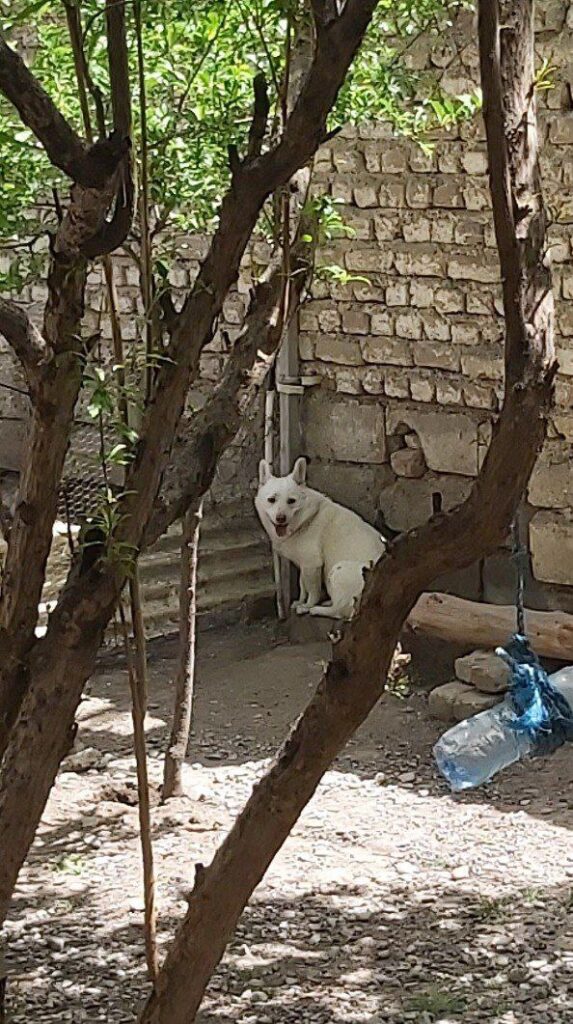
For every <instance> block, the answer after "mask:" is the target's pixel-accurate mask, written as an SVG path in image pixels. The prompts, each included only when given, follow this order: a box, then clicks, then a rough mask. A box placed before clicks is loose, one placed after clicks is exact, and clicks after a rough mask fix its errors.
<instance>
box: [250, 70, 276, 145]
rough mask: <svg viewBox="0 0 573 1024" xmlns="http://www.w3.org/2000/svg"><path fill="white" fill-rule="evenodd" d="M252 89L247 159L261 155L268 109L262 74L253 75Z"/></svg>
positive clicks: (264, 81)
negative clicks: (253, 103) (252, 99)
mask: <svg viewBox="0 0 573 1024" xmlns="http://www.w3.org/2000/svg"><path fill="white" fill-rule="evenodd" d="M253 89H254V93H255V108H254V112H253V120H252V122H251V128H250V131H249V144H248V147H247V160H254V159H255V157H257V156H260V155H261V150H262V148H263V142H264V138H265V133H266V130H267V122H268V119H269V110H270V103H269V92H268V88H267V80H266V78H265V76H264V74H260V75H256V76H255V79H254V82H253Z"/></svg>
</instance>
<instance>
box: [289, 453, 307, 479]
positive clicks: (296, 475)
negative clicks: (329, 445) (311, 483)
mask: <svg viewBox="0 0 573 1024" xmlns="http://www.w3.org/2000/svg"><path fill="white" fill-rule="evenodd" d="M291 476H292V478H293V480H294V482H295V484H305V483H306V459H297V460H296V462H295V464H294V466H293V468H292V474H291Z"/></svg>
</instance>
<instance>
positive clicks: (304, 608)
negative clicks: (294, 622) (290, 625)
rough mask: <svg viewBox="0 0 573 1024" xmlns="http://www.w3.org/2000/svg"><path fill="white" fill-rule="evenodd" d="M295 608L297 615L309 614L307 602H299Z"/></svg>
mask: <svg viewBox="0 0 573 1024" xmlns="http://www.w3.org/2000/svg"><path fill="white" fill-rule="evenodd" d="M295 610H296V614H297V615H308V612H309V607H308V605H307V604H297V605H295Z"/></svg>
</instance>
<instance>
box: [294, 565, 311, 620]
mask: <svg viewBox="0 0 573 1024" xmlns="http://www.w3.org/2000/svg"><path fill="white" fill-rule="evenodd" d="M307 596H308V595H307V591H306V587H305V585H304V573H303V571H302V569H301V571H300V573H299V582H298V601H293V603H292V604H291V608H292V610H293V611H294V612H298V610H299V608H304V607H305V605H306V599H307Z"/></svg>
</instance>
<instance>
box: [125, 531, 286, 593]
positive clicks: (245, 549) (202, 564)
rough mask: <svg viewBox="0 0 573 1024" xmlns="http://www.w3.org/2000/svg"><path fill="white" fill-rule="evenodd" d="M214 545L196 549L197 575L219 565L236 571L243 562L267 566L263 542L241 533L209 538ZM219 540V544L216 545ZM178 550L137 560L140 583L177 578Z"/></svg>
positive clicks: (145, 556)
mask: <svg viewBox="0 0 573 1024" xmlns="http://www.w3.org/2000/svg"><path fill="white" fill-rule="evenodd" d="M213 540H214V541H215V543H210V544H209V545H208V546H205V547H200V548H199V576H200V577H201V576H205V575H207V574H211V573H216V572H217V571H218V568H219V567H220V566H225V567H227V568H229V567H230V566H235V568H238V567H240V566H241V564H242V563H243V561H245V562H250V561H251V560H252V559H253V558H256V559H258V561H259V564H262V563H265V562H266V563H269V564H270V553H269V549H268V547H267V545H266V544H265V542H264V540H261V538H260V537H257V536H255V535H253V534H247V533H245V532H243V533H241V534H240V535H237V536H233V537H229V536H227V537H225V538H220V537H219V536H217V537H215V538H213ZM219 541H220V543H219ZM179 571H180V549H179V547H178V548H177V549H175V550H173V551H169V550H167V551H165V550H161V549H159V550H156V549H154V550H153V551H149V552H147V553H146V554H145V555H143V556H142V557H141V560H140V563H139V572H140V578H141V580H142V582H144V581H146V580H149V579H152V578H157V577H161V578H163V577H164V576H169V577H170V578H171V577H172V576H179Z"/></svg>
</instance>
